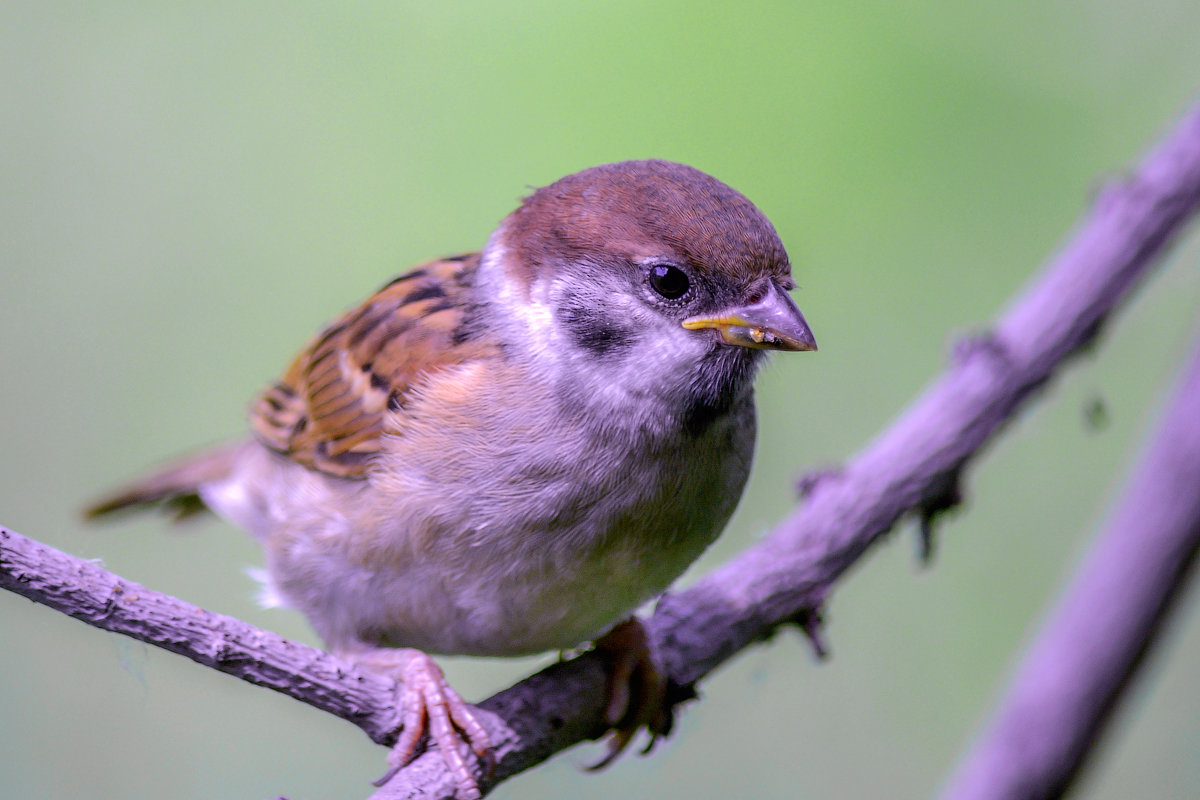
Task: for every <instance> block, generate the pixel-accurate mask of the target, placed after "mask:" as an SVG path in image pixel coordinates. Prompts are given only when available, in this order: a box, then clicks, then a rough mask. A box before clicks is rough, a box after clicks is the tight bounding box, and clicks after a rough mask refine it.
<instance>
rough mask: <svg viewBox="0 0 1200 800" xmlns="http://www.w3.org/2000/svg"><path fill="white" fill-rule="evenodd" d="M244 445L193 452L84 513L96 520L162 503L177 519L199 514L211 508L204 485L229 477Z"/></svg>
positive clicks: (128, 486) (127, 486)
mask: <svg viewBox="0 0 1200 800" xmlns="http://www.w3.org/2000/svg"><path fill="white" fill-rule="evenodd" d="M240 448H241V445H240V444H234V445H225V446H224V447H217V448H214V449H212V450H207V451H205V452H202V453H197V454H195V455H192V456H189V457H187V458H185V459H183V460H181V461H178V462H176V463H174V464H171V465H169V466H167V467H165V468H163V469H160V470H157V471H155V472H152V473H150V474H148V475H146V476H144V477H142V478H139V479H137V480H136V481H134V482H132V483H130V484H128V485H126V486H123V487H121V488H120V489H117V490H116V491H115V492H113V493H112V494H110V495H107V496H106V497H102V498H100V499H99V500H97V501H96V502H95V503H92V504H91V505H89V506H88V507H87V508H85V509H84V511H83V515H84V517H85V518H86V519H89V520H94V519H98V518H100V517H106V516H108V515H110V514H114V513H117V512H122V511H134V510H138V509H142V508H149V507H151V506H160V507H161V508H162V509H163V510H165V511H166V512H167V513H168V514H170V515H171V516H172V518H173V519H174V520H175V521H176V522H178V521H179V520H182V519H185V518H187V517H190V516H192V515H194V514H199V513H201V512H203V511H206V510H207V507H206V506H205V505H204V501H203V500H202V499H201V498H200V487H201V486H203V485H204V484H206V483H213V482H215V481H220V480H223V479H224V478H227V477H229V475H230V473H231V472H232V470H233V465H234V457H235V455H236V453H237V451H238V450H239V449H240Z"/></svg>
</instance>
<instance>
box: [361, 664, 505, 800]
mask: <svg viewBox="0 0 1200 800" xmlns="http://www.w3.org/2000/svg"><path fill="white" fill-rule="evenodd" d="M343 655H344V657H346V658H348V659H349V660H351V661H354V662H355V663H357V664H361V665H363V666H364V667H366V668H368V669H371V670H373V671H377V672H385V673H387V674H388V675H391V676H392V677H394V678H395V679H396V680H397V681H399V682H400V700H401V709H402V714H403V717H402V722H401V727H400V736H399V738H398V739H397V740H396V744H395V745H394V746H393V747H392V751H391V752H390V753H389V754H388V763H389V764H390V765H391V769H389V770H388V771H387V774H385V775H384V776H383V777H382V778H380V779H379V780H378V781H376V782H375V785H376V786H382V785H383V784H385V783H387V782H388V781H389V780H391V779H392V776H394V775H395V774H396V773H397V772H399V771H400V770H401V769H402V768H403V767H405V766H407V765H408V764H409V763H410V762H411V761H412V760H413V759H414V758H415V757H416V756H417V755H418V754H419V752H420V751H419V749H418V748H419V747H420V745H421V743H422V741H424V740H425V739H426V736H428V739H429V740H432V742H433V743H434V744H435V745H437V748H438V750H439V751H440V752H441V755H442V759H443V760H444V761H445V762H446V768H447V769H448V770H449V771H450V774H451V775H453V776H454V782H455V784H456V787H457V792H456V793H457V795H458V798H459V800H478V798H480V797H482V796H483V793H482V791H481V790H480V788H479V781H480V778H479V777H478V776H477V775H476V771H475V770H473V769H472V768H471V766H470V765H468V763H467V759H468V758H469V756H470V754H471V753H473V754H474V755H475V757H476V759H477V760H478V762H480V763H481V764H482V772H483V775H484V777H485V778H486V776H487V775H489V774H491V771H492V769H493V767H494V766H495V757H494V755H493V754H492V749H491V742H490V740H489V739H488V734H487V731H486V730H485V729H484V727H483V725H482V724H481V723H480V722H479V720H478V718H477V717H476V715H475V713H474V709H473V708H472V707H471V706H470V705H469V704H468V703H467V702H466V701H465V700H463V699H462V697H461V696H460V695H459V694H458V692H456V691H454V689H452V688H451V687H450V684H448V683H447V682H446V676H445V675H444V674H443V673H442V669H441V667H439V666H438V665H437V663H436V662H435V661H434V660H433V659H432V658H431V657H430V656H428V655H426V654H425V653H423V652H421V651H420V650H412V649H396V650H390V649H372V650H366V651H359V652H353V653H346V654H343Z"/></svg>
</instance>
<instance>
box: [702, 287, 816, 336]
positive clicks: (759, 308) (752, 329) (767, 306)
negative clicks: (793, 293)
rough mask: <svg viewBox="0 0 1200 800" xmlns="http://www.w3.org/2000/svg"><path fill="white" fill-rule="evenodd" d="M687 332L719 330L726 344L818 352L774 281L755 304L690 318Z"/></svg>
mask: <svg viewBox="0 0 1200 800" xmlns="http://www.w3.org/2000/svg"><path fill="white" fill-rule="evenodd" d="M683 327H685V328H687V329H688V330H698V329H700V328H716V329H717V330H718V331H720V333H721V339H722V340H723V341H724V342H725V343H726V344H733V345H738V346H739V347H757V348H760V349H764V350H793V351H799V350H816V349H817V340H816V339H814V338H813V335H812V331H811V330H809V327H808V322H806V321H805V319H804V315H803V314H801V313H800V309H798V308H796V304H795V303H793V302H792V298H791V297H789V296H788V293H787V292H785V291H784V290H783V288H782V287H781V286H780V285H779V284H777V283H776V282H775V281H773V280H768V281H767V289H766V291H765V292H764V293H763V295H762V297H760V298H759V299H758V300H755V301H754V302H752V303H748V304H746V305H742V306H735V307H733V308H727V309H724V310H722V311H720V312H718V313H717V314H715V315H713V316H711V317H689V318H688V319H685V320H684V321H683Z"/></svg>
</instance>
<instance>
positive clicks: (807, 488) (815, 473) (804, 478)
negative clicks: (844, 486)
mask: <svg viewBox="0 0 1200 800" xmlns="http://www.w3.org/2000/svg"><path fill="white" fill-rule="evenodd" d="M841 474H842V468H841V467H840V466H839V467H820V468H818V469H814V470H811V471H809V472H806V473H804V474H803V475H801V476H800V477H799V478H797V479H796V496H797V497H800V498H808V497H811V496H812V493H813V492H815V491H816V490H817V487H818V486H820V485H821V484H822V483H824V482H825V481H828V480H832V479H834V478H838V477H841Z"/></svg>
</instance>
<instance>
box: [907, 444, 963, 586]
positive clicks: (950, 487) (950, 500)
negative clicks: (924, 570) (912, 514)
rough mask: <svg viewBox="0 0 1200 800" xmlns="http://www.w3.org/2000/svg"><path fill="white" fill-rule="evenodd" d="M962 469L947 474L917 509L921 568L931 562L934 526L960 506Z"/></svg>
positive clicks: (934, 541) (935, 543)
mask: <svg viewBox="0 0 1200 800" xmlns="http://www.w3.org/2000/svg"><path fill="white" fill-rule="evenodd" d="M962 502H963V491H962V467H959V468H957V469H955V470H954V471H952V472H949V473H947V474H946V475H945V476H944V477H943V478H942V483H941V486H939V487H938V490H937V491H936V492H934V493H932V494H931V495H930V496H929V497H928V499H926V500H925V501H924V502H923V503H921V505H920V506H918V507H917V510H916V511H917V561H918V562H919V563H920V565H921V566H922V567H927V566H929V565H930V564H931V563H932V562H933V556H934V552H935V550H936V549H937V547H936V545H937V539H936V535H935V531H934V525H935V524H936V523H937V521H938V519H939V518H940V517H941V516H942V515H943V514H946V513H948V512H950V511H953V510H954V509H956V508H958V507H959V506H960V505H962Z"/></svg>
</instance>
